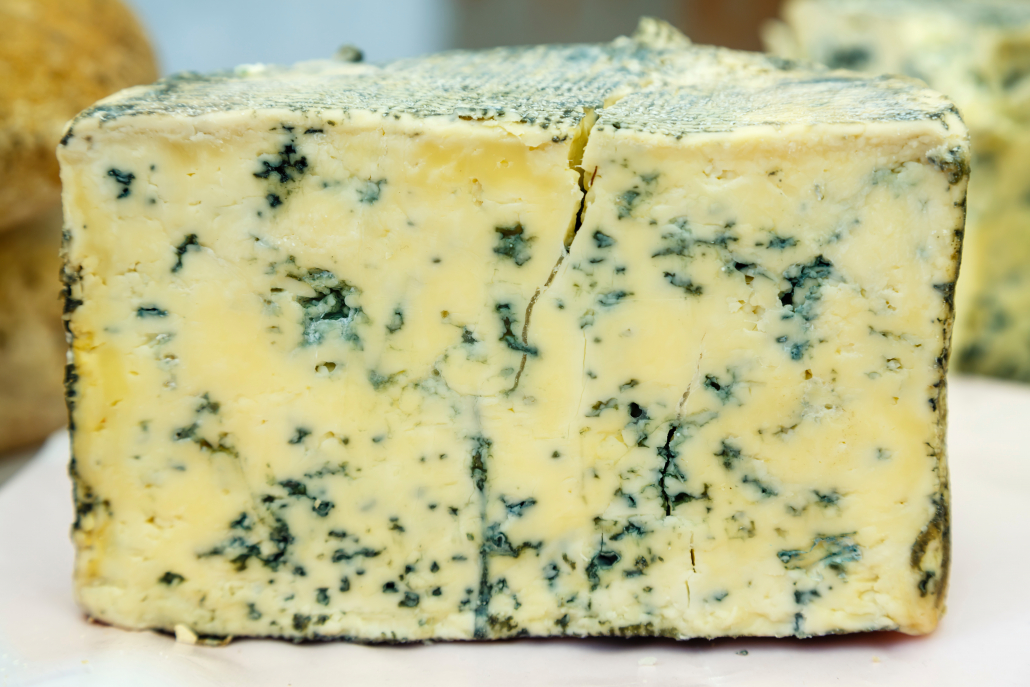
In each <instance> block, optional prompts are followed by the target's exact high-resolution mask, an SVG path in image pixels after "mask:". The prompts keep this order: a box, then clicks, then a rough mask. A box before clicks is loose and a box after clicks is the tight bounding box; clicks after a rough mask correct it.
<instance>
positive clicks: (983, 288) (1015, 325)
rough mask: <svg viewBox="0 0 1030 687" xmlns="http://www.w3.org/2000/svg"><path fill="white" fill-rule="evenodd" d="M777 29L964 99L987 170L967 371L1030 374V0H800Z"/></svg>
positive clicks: (974, 235) (818, 50)
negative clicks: (1029, 235)
mask: <svg viewBox="0 0 1030 687" xmlns="http://www.w3.org/2000/svg"><path fill="white" fill-rule="evenodd" d="M766 38H767V40H766V43H767V45H768V46H769V47H770V49H772V50H774V51H775V52H777V53H779V54H781V55H785V56H788V57H804V58H810V59H814V60H817V61H820V62H824V63H826V64H828V65H830V66H833V67H845V68H849V69H856V70H862V71H866V72H869V73H884V72H887V73H897V74H907V75H909V76H914V77H916V78H919V79H923V80H925V81H926V82H927V83H929V84H930V85H931V86H932V87H934V88H936V89H938V90H940V91H943V92H944V93H947V94H948V96H949V97H951V98H953V99H954V101H955V102H956V103H958V105H959V106H960V107H961V108H962V115H963V117H964V119H965V121H966V124H967V125H968V127H969V130H970V133H971V135H972V140H973V148H974V153H975V159H974V161H973V167H974V169H975V170H976V171H975V173H974V174H973V176H972V180H971V184H972V185H971V187H970V196H969V198H970V200H969V221H968V225H967V226H968V235H967V237H966V248H965V255H964V262H963V276H962V279H961V280H960V281H959V283H958V290H957V293H956V299H957V303H958V310H957V320H956V327H955V352H956V363H957V368H958V369H959V370H961V371H965V372H973V373H977V374H987V375H994V376H999V377H1007V378H1012V379H1018V380H1022V381H1030V316H1028V315H1027V313H1028V312H1030V272H1028V271H1027V264H1028V263H1030V242H1028V241H1027V240H1026V233H1027V229H1028V228H1030V204H1028V202H1027V193H1028V189H1030V167H1028V166H1027V162H1026V161H1027V159H1028V154H1030V78H1027V77H1028V75H1030V59H1028V55H1030V5H1027V3H1025V2H1021V1H1020V0H975V1H974V0H932V1H931V0H900V1H899V0H833V1H832V2H831V1H830V0H792V2H790V3H788V4H787V5H786V7H785V10H784V22H783V23H779V24H775V25H772V26H771V27H770V30H769V31H768V32H767V37H766Z"/></svg>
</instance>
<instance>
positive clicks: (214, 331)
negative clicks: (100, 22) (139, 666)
mask: <svg viewBox="0 0 1030 687" xmlns="http://www.w3.org/2000/svg"><path fill="white" fill-rule="evenodd" d="M646 28H648V29H649V30H648V31H645V32H644V33H643V34H642V35H640V36H638V37H637V38H636V39H619V40H617V41H616V42H614V43H612V44H610V45H606V46H573V47H562V48H557V47H556V48H518V49H501V50H497V51H487V52H483V53H449V54H445V55H441V56H433V57H430V58H424V59H421V60H414V61H405V62H400V63H395V64H392V65H386V66H383V67H365V66H360V65H338V64H337V65H333V64H312V65H302V66H298V67H296V68H293V69H289V70H280V69H274V68H268V69H264V68H260V69H257V68H249V69H246V70H241V71H240V72H238V73H237V74H235V75H218V76H213V77H201V78H197V77H189V78H179V79H173V80H170V81H167V82H164V83H163V84H160V85H159V86H157V87H154V88H146V89H136V90H132V91H126V92H125V93H123V94H121V95H119V96H117V97H115V98H113V99H111V100H109V101H106V102H103V103H101V104H99V105H98V106H97V107H95V108H94V109H92V110H90V111H88V112H86V113H84V114H83V115H82V116H80V117H79V118H78V119H77V120H76V121H75V122H73V124H72V128H71V129H70V130H69V134H70V135H69V136H68V138H67V144H66V145H65V146H64V147H62V149H61V151H60V156H61V160H62V174H63V181H64V184H65V200H66V208H67V222H68V225H69V227H70V228H71V234H70V236H69V239H68V242H67V255H68V262H67V265H66V268H65V277H66V280H67V282H68V285H69V298H70V300H69V307H68V308H67V310H68V311H69V316H68V320H69V326H70V328H71V331H72V334H73V336H74V345H73V354H74V366H73V367H72V368H71V370H70V373H69V379H70V383H69V387H68V394H69V402H70V404H71V406H72V419H73V424H74V439H73V452H74V459H73V464H72V475H73V478H74V480H75V483H76V502H77V520H76V523H75V528H74V538H75V543H76V547H77V562H76V589H77V594H78V598H79V600H80V602H81V603H82V604H83V606H84V607H85V608H86V610H87V612H89V613H90V614H91V615H93V616H94V617H97V618H99V619H102V620H104V621H106V622H110V623H113V624H116V625H120V626H123V627H129V628H140V629H142V628H159V629H165V630H172V629H174V628H176V627H177V626H179V627H180V628H182V627H183V626H184V627H186V628H189V629H190V630H191V631H192V632H195V633H197V634H199V635H213V636H227V635H256V636H277V637H286V638H291V639H305V638H327V637H346V638H351V639H357V640H364V641H377V642H379V641H418V640H427V639H472V638H498V637H510V636H526V635H532V636H547V635H601V634H604V635H607V634H612V635H629V634H633V635H665V636H672V637H681V638H682V637H694V636H709V637H711V636H720V635H802V636H804V635H811V634H823V633H828V632H848V631H859V630H872V629H883V628H898V629H901V630H903V631H906V632H911V633H922V632H927V631H929V630H931V629H932V628H933V627H934V625H935V624H936V622H937V619H938V616H939V614H940V612H941V609H942V603H943V595H944V590H945V586H946V580H947V569H948V542H947V535H948V486H947V473H946V466H945V462H944V443H943V442H944V427H945V424H944V423H945V389H944V374H945V372H946V368H947V357H948V339H949V333H950V326H951V318H952V315H951V289H952V285H953V283H954V280H955V276H956V270H957V260H958V250H959V247H960V236H961V229H962V221H963V209H962V204H963V199H964V193H965V182H966V157H967V149H966V141H965V134H964V129H963V127H962V124H961V122H960V121H959V120H958V118H957V117H956V116H955V115H954V113H953V108H952V106H951V105H950V104H949V103H948V102H947V101H945V100H943V99H942V98H941V97H940V96H937V95H935V94H933V93H932V92H930V91H927V90H925V89H922V88H920V87H919V86H917V85H914V84H912V83H909V82H904V81H898V80H863V79H857V78H855V77H852V76H845V75H839V74H834V73H831V72H826V71H820V70H818V69H814V68H807V67H799V66H797V65H793V64H790V63H785V62H782V61H775V60H769V59H767V58H765V57H761V56H757V55H748V54H743V53H734V52H729V51H724V50H718V49H713V48H701V47H690V46H688V45H687V44H686V42H685V41H684V40H683V39H682V38H680V37H677V36H676V35H674V34H672V33H671V32H670V31H668V30H667V29H665V28H663V27H661V26H660V25H655V24H651V25H648V26H647V27H646Z"/></svg>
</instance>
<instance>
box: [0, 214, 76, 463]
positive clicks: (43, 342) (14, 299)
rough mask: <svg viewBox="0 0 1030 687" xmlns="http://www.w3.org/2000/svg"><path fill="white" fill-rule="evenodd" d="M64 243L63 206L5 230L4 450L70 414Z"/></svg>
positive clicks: (1, 300)
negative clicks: (63, 313)
mask: <svg viewBox="0 0 1030 687" xmlns="http://www.w3.org/2000/svg"><path fill="white" fill-rule="evenodd" d="M60 246H61V212H60V209H59V208H56V207H55V208H54V209H53V210H51V211H50V212H48V213H45V214H44V215H42V216H39V217H37V218H35V219H33V220H30V221H29V222H28V223H26V224H20V225H18V226H16V227H14V228H12V230H11V231H7V232H4V233H2V234H0V452H3V451H6V450H8V449H11V448H16V447H18V446H23V445H26V444H28V443H31V442H33V441H38V440H40V439H42V438H43V437H45V436H46V435H47V434H49V433H50V432H52V431H54V430H55V429H57V428H58V427H60V426H61V425H63V424H64V423H65V422H66V421H67V413H66V412H65V407H64V394H63V390H62V386H61V385H62V379H63V375H64V357H65V342H64V328H63V326H62V324H61V308H62V306H61V299H60V294H61V281H60V268H61V258H60V256H59V255H58V253H59V249H60Z"/></svg>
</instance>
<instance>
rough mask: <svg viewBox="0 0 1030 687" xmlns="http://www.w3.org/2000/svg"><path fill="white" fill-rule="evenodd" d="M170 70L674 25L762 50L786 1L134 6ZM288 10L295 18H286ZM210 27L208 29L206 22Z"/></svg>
mask: <svg viewBox="0 0 1030 687" xmlns="http://www.w3.org/2000/svg"><path fill="white" fill-rule="evenodd" d="M130 4H131V5H133V6H134V7H135V9H136V11H137V13H138V14H139V15H140V18H141V19H142V20H143V23H144V24H145V25H146V27H147V29H148V30H149V32H150V34H151V38H152V39H153V41H154V43H155V46H156V48H157V56H158V60H159V63H160V66H161V69H162V71H163V72H165V73H169V72H176V71H186V70H193V71H210V70H212V69H220V68H224V67H232V66H234V65H236V64H240V63H251V62H270V63H287V62H296V61H298V60H306V59H311V58H314V57H328V56H329V55H331V54H332V53H333V52H335V51H336V49H337V48H338V47H339V46H340V45H343V44H350V45H355V46H357V47H359V48H361V49H362V50H364V52H365V57H366V60H368V61H371V62H379V61H384V60H392V59H396V58H399V57H413V56H415V55H421V54H424V53H428V52H434V51H438V50H446V49H448V48H486V47H492V46H496V45H523V44H528V43H559V42H561V43H580V42H599V41H609V40H611V39H612V38H614V37H615V36H618V35H622V34H628V33H632V31H633V29H634V28H635V27H636V23H637V19H638V18H639V17H640V16H641V15H649V16H653V17H659V18H661V19H665V20H666V21H668V22H670V23H671V24H673V25H675V26H677V27H679V28H680V29H682V30H683V31H684V32H685V33H687V34H688V35H689V36H690V37H691V39H693V40H694V41H695V42H698V43H712V44H715V45H725V46H728V47H733V48H741V49H746V50H758V49H759V46H760V42H759V39H758V26H759V25H760V24H761V23H762V22H763V21H764V20H765V19H767V18H769V17H773V16H776V14H777V13H778V11H779V5H780V2H779V0H719V1H718V2H715V1H713V0H375V2H371V1H368V0H363V1H359V0H294V1H293V2H290V3H289V4H288V5H287V4H286V3H283V2H281V0H220V1H219V2H211V1H210V0H178V1H177V2H168V1H167V0H134V2H131V3H130ZM287 7H288V8H289V9H286V8H287ZM198 17H203V19H204V20H203V21H197V18H198Z"/></svg>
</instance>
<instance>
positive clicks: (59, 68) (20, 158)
mask: <svg viewBox="0 0 1030 687" xmlns="http://www.w3.org/2000/svg"><path fill="white" fill-rule="evenodd" d="M156 78H157V68H156V66H155V62H154V55H153V52H152V51H151V49H150V45H149V43H148V42H147V38H146V35H145V34H144V32H143V29H142V28H141V27H140V24H139V22H137V21H136V18H135V17H134V16H133V14H132V12H131V11H130V10H129V9H128V8H127V7H126V6H125V5H123V4H122V3H121V2H120V1H119V0H0V231H3V230H5V229H8V228H11V227H13V226H15V225H17V224H19V223H22V222H24V221H25V220H27V219H28V218H31V217H33V216H34V215H37V214H39V213H40V212H43V211H45V210H46V209H47V208H48V207H50V206H52V205H56V204H57V203H58V202H60V193H61V186H60V180H59V178H58V170H57V158H56V156H55V153H54V150H55V148H56V147H57V144H58V141H59V140H60V137H61V132H62V129H63V128H64V125H65V123H66V122H67V121H68V120H69V119H71V118H72V117H73V116H75V114H77V113H78V112H79V111H80V110H82V109H83V108H85V107H87V106H88V105H90V104H92V103H93V102H95V101H96V100H99V99H100V98H103V97H104V96H107V95H110V94H111V93H114V92H115V91H117V90H120V89H122V88H125V87H127V86H132V85H135V84H140V83H148V82H150V81H153V80H154V79H156Z"/></svg>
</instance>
